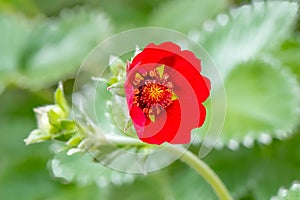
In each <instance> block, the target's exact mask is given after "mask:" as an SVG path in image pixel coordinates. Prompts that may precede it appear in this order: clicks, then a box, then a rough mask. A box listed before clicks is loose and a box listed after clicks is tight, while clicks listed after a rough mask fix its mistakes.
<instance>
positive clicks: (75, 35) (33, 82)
mask: <svg viewBox="0 0 300 200" xmlns="http://www.w3.org/2000/svg"><path fill="white" fill-rule="evenodd" d="M110 33H111V28H110V26H109V23H108V20H107V19H106V17H105V16H104V15H103V14H100V13H98V12H87V11H86V10H84V9H77V10H76V9H75V10H73V11H71V10H68V11H64V12H62V14H61V15H60V18H58V19H56V20H48V21H46V22H44V23H41V24H40V25H39V26H38V27H36V29H35V30H34V31H33V33H32V34H31V37H30V38H29V41H30V43H29V44H28V46H27V49H26V50H27V51H28V52H30V53H29V54H27V55H26V54H25V55H24V57H23V61H24V76H25V77H24V78H25V80H26V81H24V80H23V81H22V80H21V81H22V82H21V83H20V84H22V85H21V86H25V87H30V88H41V87H42V86H44V85H49V84H50V83H54V82H57V81H58V80H59V79H62V78H64V77H66V75H69V76H70V75H74V73H75V72H76V70H77V69H78V68H79V66H80V65H81V63H82V62H83V60H84V58H85V57H86V56H87V55H88V53H89V52H90V51H91V50H92V49H93V48H94V47H95V46H96V45H97V44H98V43H99V42H100V41H102V40H103V39H105V37H107V36H109V35H110ZM33 40H34V41H35V42H31V41H33ZM45 74H47V76H45Z"/></svg>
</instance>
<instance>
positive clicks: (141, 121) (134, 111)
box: [130, 106, 146, 127]
mask: <svg viewBox="0 0 300 200" xmlns="http://www.w3.org/2000/svg"><path fill="white" fill-rule="evenodd" d="M130 116H131V119H132V122H133V124H134V125H135V126H137V127H144V126H145V123H146V117H145V115H144V112H143V111H142V109H140V108H139V107H137V106H132V107H131V109H130Z"/></svg>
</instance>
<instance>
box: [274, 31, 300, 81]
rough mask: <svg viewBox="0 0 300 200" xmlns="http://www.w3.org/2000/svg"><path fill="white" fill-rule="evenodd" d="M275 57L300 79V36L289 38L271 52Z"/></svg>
mask: <svg viewBox="0 0 300 200" xmlns="http://www.w3.org/2000/svg"><path fill="white" fill-rule="evenodd" d="M271 55H272V56H273V58H274V59H278V60H279V61H280V62H281V63H282V65H283V66H286V67H288V68H290V69H291V71H292V72H293V73H295V74H296V75H297V76H298V80H299V81H300V62H299V58H300V36H299V35H298V36H297V37H293V38H289V39H288V40H286V41H284V42H283V43H282V44H281V45H280V47H279V48H277V49H274V50H273V51H272V52H271Z"/></svg>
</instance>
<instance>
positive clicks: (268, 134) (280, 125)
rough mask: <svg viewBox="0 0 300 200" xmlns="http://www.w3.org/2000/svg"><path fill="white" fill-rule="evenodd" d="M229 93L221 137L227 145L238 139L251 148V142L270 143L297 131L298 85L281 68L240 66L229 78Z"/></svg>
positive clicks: (254, 64)
mask: <svg viewBox="0 0 300 200" xmlns="http://www.w3.org/2000/svg"><path fill="white" fill-rule="evenodd" d="M225 90H226V94H227V101H226V102H227V105H226V110H227V111H226V119H225V124H224V128H223V134H222V135H221V141H222V142H224V143H225V144H228V145H229V146H230V143H232V140H236V141H238V142H244V144H245V145H248V143H247V142H248V141H249V140H251V139H254V140H259V141H260V142H262V143H269V142H271V141H270V140H271V139H272V138H273V137H279V138H283V137H286V135H287V133H289V132H291V131H292V130H293V129H294V128H296V126H297V124H298V119H299V111H298V108H299V94H298V85H297V82H296V81H295V78H294V77H293V75H292V74H290V73H288V72H287V71H284V70H283V69H280V68H279V67H278V66H276V65H273V66H272V65H270V64H268V63H266V62H262V61H250V62H247V63H244V64H240V65H238V66H237V67H236V68H235V69H234V70H233V71H232V73H231V74H230V75H229V76H228V78H227V80H226V82H225ZM232 145H233V144H232ZM233 146H234V145H233ZM233 148H234V147H233Z"/></svg>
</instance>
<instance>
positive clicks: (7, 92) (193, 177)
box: [0, 0, 300, 200]
mask: <svg viewBox="0 0 300 200" xmlns="http://www.w3.org/2000/svg"><path fill="white" fill-rule="evenodd" d="M250 3H251V2H250V1H247V0H211V1H205V0H187V1H180V0H111V1H105V0H86V1H85V0H52V1H46V0H1V1H0V136H1V138H0V199H1V200H2V199H3V200H15V199H20V200H42V199H43V200H44V199H45V200H46V199H47V200H69V199H91V200H93V199H100V200H102V199H103V200H106V199H107V200H115V199H122V200H123V199H128V200H129V199H130V200H134V199H144V200H147V199H149V200H150V199H151V200H152V199H166V200H173V199H176V200H177V199H178V200H185V199H205V200H206V199H216V196H215V195H214V194H213V191H212V190H211V189H210V188H209V186H208V185H207V184H206V183H205V182H204V181H203V180H202V179H201V178H200V177H199V176H198V175H197V174H196V173H195V172H193V171H192V170H191V169H189V168H188V167H186V166H185V165H184V164H182V163H181V162H180V161H176V162H175V163H174V164H172V165H171V166H170V167H168V168H166V169H163V170H162V171H160V172H156V173H153V174H150V175H148V176H142V175H141V176H136V177H134V178H131V177H127V178H125V179H124V180H125V181H120V180H119V179H121V178H120V177H119V176H120V175H119V174H118V173H114V172H113V171H112V170H110V169H106V168H105V169H104V168H103V167H101V166H99V165H98V164H90V165H86V166H85V165H84V164H82V163H81V162H79V161H78V160H79V159H82V158H77V157H71V158H67V157H64V156H63V155H56V159H57V160H62V161H63V162H62V163H65V165H63V164H62V165H60V166H56V165H55V164H53V160H52V161H51V159H52V158H53V156H54V153H53V151H52V150H51V149H49V147H50V146H51V145H50V143H42V144H36V145H30V146H25V144H24V141H23V140H24V139H25V138H26V137H27V135H28V133H29V132H30V131H31V130H32V129H34V128H35V127H36V126H37V125H36V119H35V116H34V113H33V108H35V107H38V106H43V105H46V104H51V103H53V92H54V90H55V88H56V85H57V83H58V81H60V80H63V81H64V85H65V89H66V94H67V97H68V98H69V99H70V95H71V92H72V84H73V77H74V75H75V73H76V70H77V69H78V68H79V66H80V64H81V63H82V61H83V59H84V58H85V56H86V55H87V54H88V52H89V51H90V50H92V49H93V48H94V47H95V46H96V45H97V44H98V43H99V42H100V41H102V40H104V39H105V38H107V37H109V36H110V35H112V34H114V33H118V32H120V31H123V30H127V29H130V28H134V27H144V26H159V27H166V28H171V29H174V30H177V31H180V32H182V33H184V34H187V35H189V36H190V37H191V38H193V39H194V40H195V41H197V42H199V43H200V44H202V45H203V46H204V47H205V48H206V49H207V50H208V53H209V54H210V55H211V56H212V58H213V60H214V61H215V62H216V64H217V65H218V66H220V67H221V69H220V71H221V72H222V76H223V77H224V81H225V89H226V92H227V96H228V110H227V112H228V113H227V114H228V115H227V118H226V122H225V126H224V134H223V135H222V138H221V142H220V143H219V145H218V148H217V149H215V150H213V151H212V152H211V153H210V154H209V156H207V157H206V158H205V159H204V160H205V161H206V162H207V163H208V164H209V165H210V166H211V167H212V168H213V169H214V170H215V171H216V173H217V174H218V175H219V176H220V177H221V179H222V180H223V181H224V183H225V184H226V185H227V187H228V188H229V190H230V192H231V193H232V195H233V196H234V198H235V199H262V200H264V199H269V198H270V197H271V196H274V195H276V194H277V191H278V189H279V188H280V187H286V188H288V187H289V186H290V185H291V183H292V182H293V181H296V180H300V148H299V143H300V136H299V134H298V132H299V90H298V89H299V80H300V78H299V75H300V62H299V61H300V39H299V30H300V23H299V17H298V13H299V11H298V7H297V5H296V4H289V3H287V4H278V5H277V4H276V5H271V4H270V5H267V4H266V5H264V6H263V7H261V8H260V7H259V6H258V7H256V8H254V7H251V6H248V7H247V6H246V7H245V6H243V5H245V4H250ZM233 9H234V10H233ZM228 16H229V17H228ZM191 150H192V151H194V152H195V153H197V152H198V150H199V144H194V145H192V147H191ZM77 159H78V160H77ZM86 161H87V162H88V161H90V160H89V159H88V158H87V159H86ZM78 168H80V169H78ZM91 169H93V170H91ZM78 170H80V173H78ZM77 173H78V174H77ZM86 174H88V175H86ZM91 174H92V175H91ZM93 175H94V176H95V177H98V178H99V180H96V181H95V180H90V179H91V176H93ZM122 176H123V175H122ZM86 179H88V180H86ZM122 180H123V179H122Z"/></svg>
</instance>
